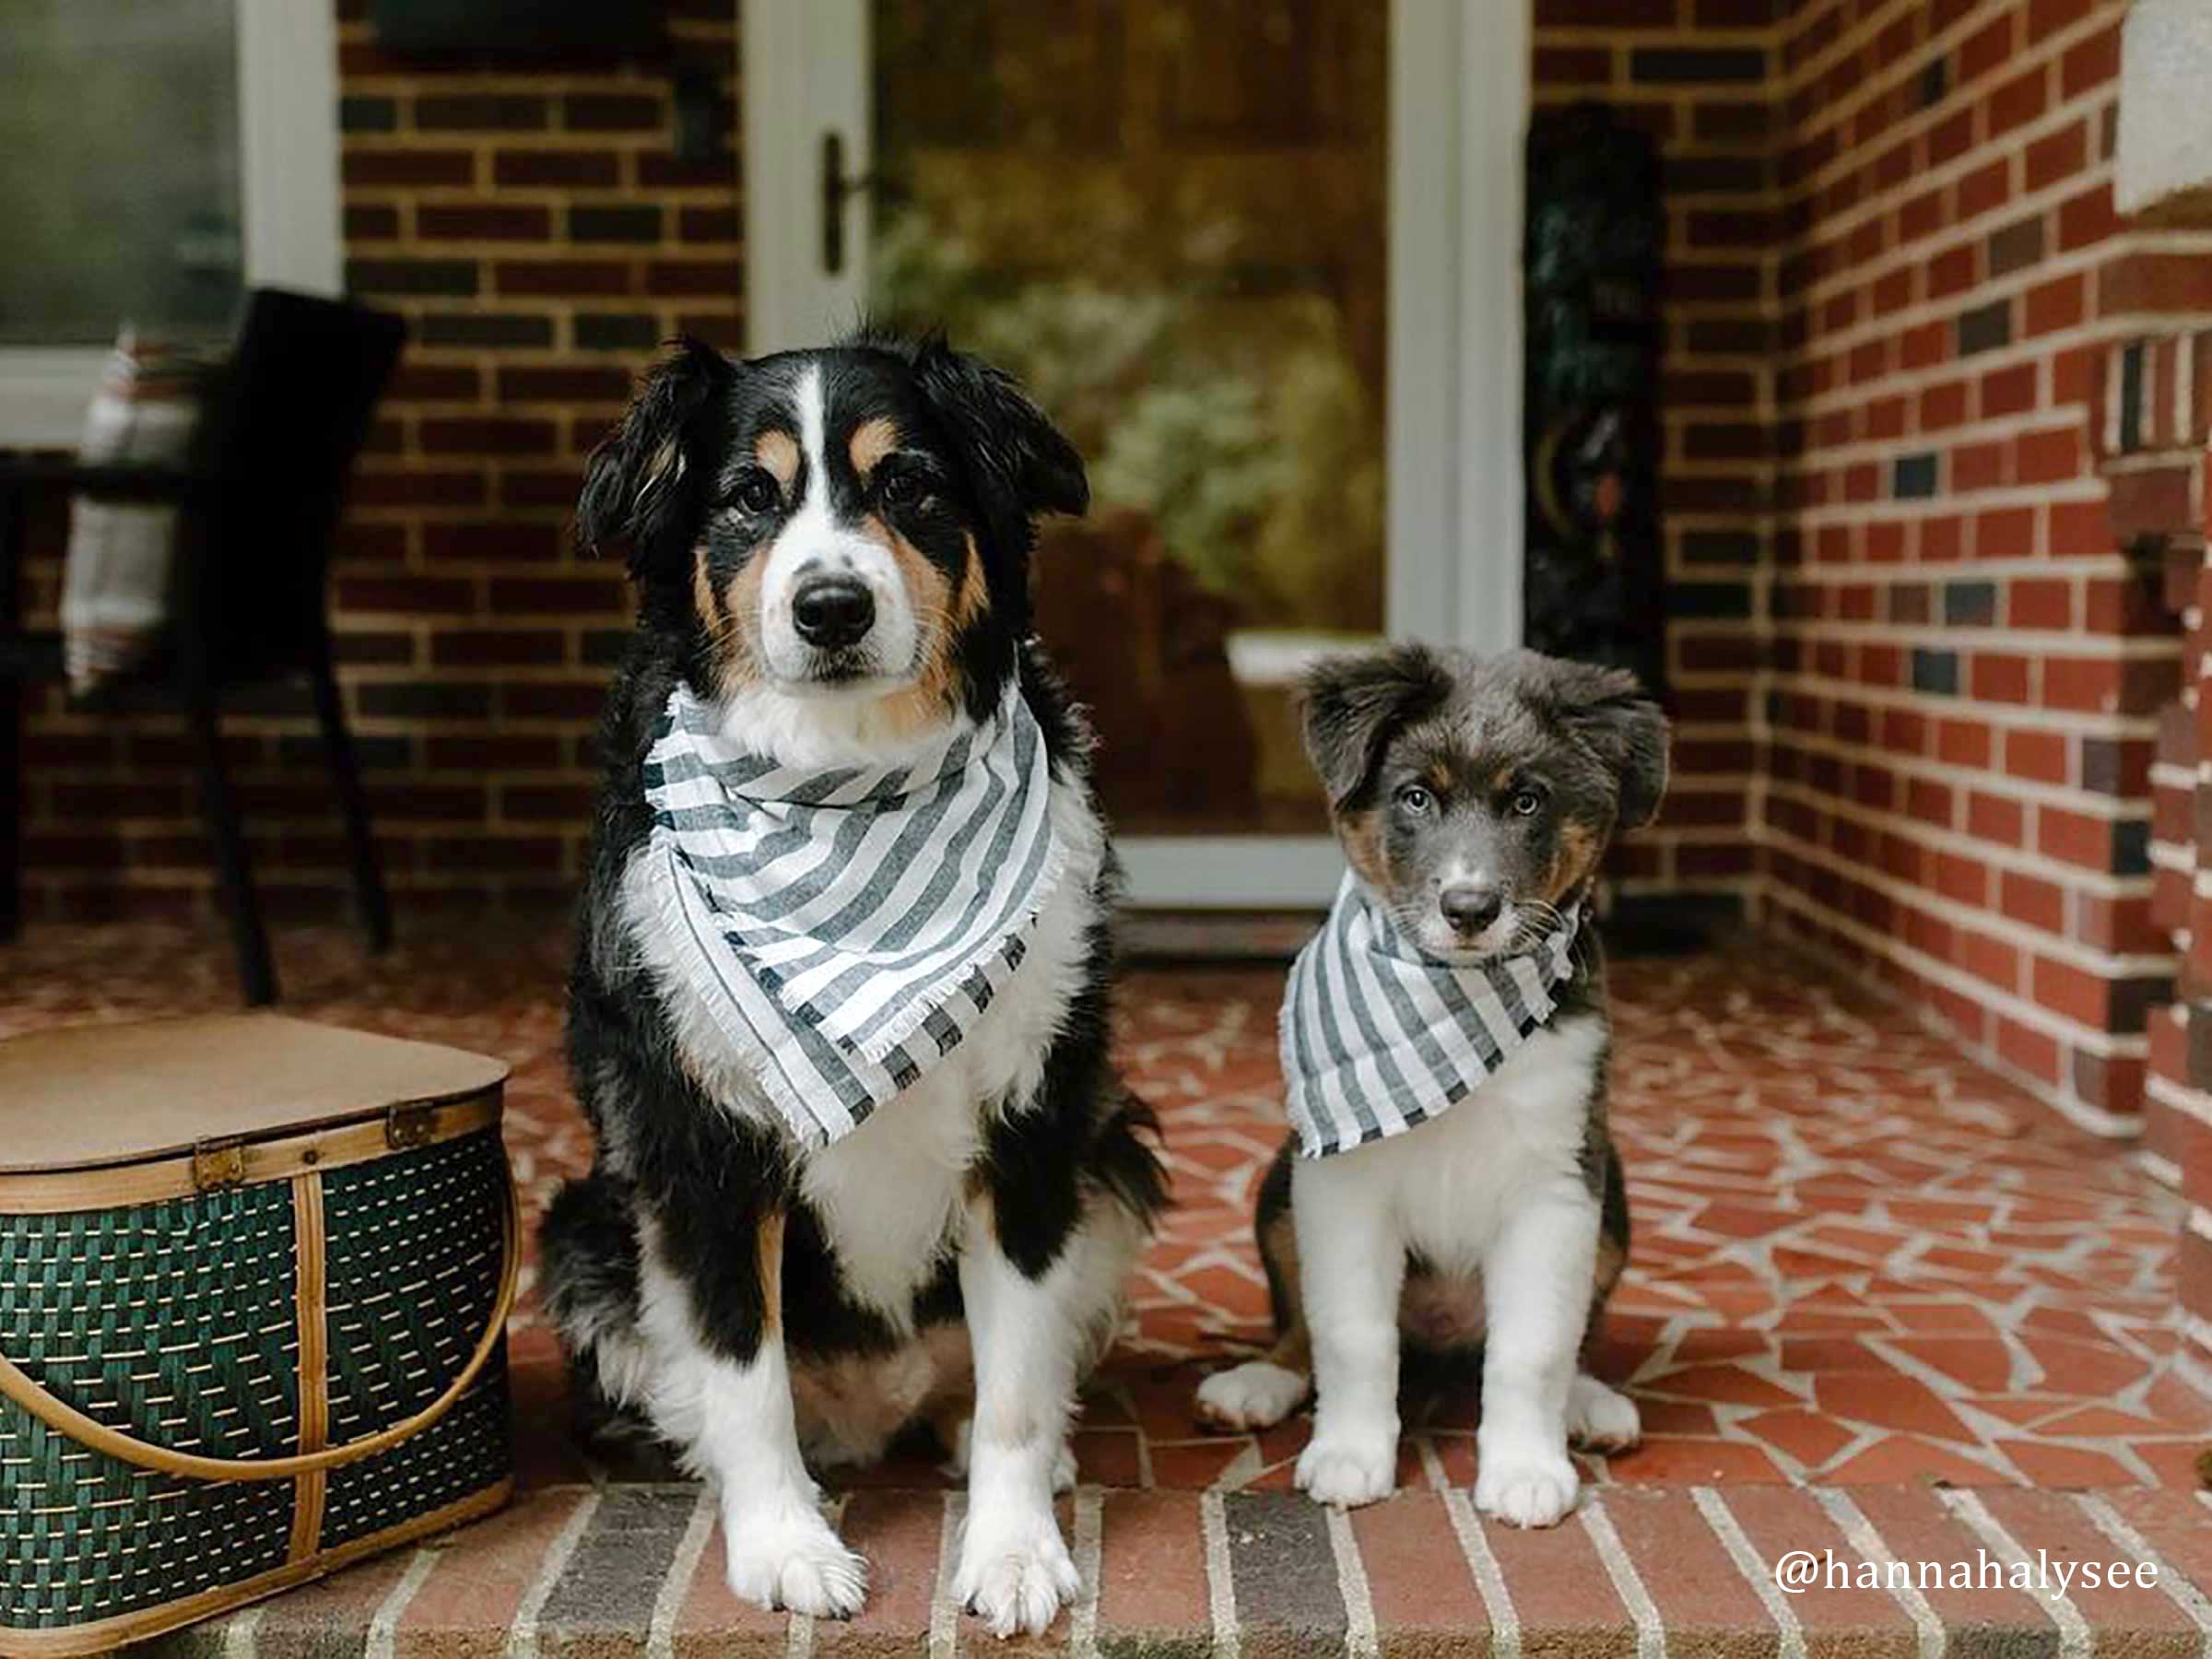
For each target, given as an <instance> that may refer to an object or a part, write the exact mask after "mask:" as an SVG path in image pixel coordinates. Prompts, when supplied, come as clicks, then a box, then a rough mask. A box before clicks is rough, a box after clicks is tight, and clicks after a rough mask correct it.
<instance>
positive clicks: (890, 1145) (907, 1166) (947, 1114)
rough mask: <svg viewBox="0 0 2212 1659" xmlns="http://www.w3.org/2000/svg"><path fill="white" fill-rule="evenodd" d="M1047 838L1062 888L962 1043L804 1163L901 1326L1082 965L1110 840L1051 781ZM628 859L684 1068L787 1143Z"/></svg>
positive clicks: (862, 1283) (854, 1283)
mask: <svg viewBox="0 0 2212 1659" xmlns="http://www.w3.org/2000/svg"><path fill="white" fill-rule="evenodd" d="M1052 811H1053V828H1054V830H1055V833H1056V834H1057V835H1058V836H1059V838H1060V841H1061V844H1062V845H1063V847H1064V848H1065V853H1066V860H1065V866H1064V869H1063V873H1062V876H1061V879H1060V882H1059V884H1058V886H1057V887H1055V888H1054V889H1053V893H1052V894H1051V896H1050V897H1049V898H1048V899H1047V900H1045V902H1044V905H1043V907H1042V908H1041V910H1040V911H1039V912H1038V916H1037V920H1036V922H1035V923H1034V924H1033V925H1032V926H1031V927H1030V931H1029V933H1028V934H1027V935H1026V936H1025V943H1026V945H1027V947H1028V948H1027V950H1026V952H1025V954H1024V956H1023V958H1022V961H1021V964H1020V966H1019V967H1018V969H1017V970H1016V971H1014V973H1013V975H1012V976H1011V978H1010V979H1009V980H1008V981H1007V982H1006V985H1005V987H1004V988H1003V989H1002V990H1001V991H1000V992H999V994H998V995H997V996H996V997H994V999H993V1001H992V1003H991V1006H989V1007H988V1008H986V1009H984V1010H983V1012H982V1014H981V1015H980V1016H978V1017H977V1018H976V1020H975V1022H974V1024H973V1025H972V1026H971V1027H970V1029H969V1030H968V1032H967V1035H966V1036H965V1037H964V1038H963V1039H962V1041H960V1043H959V1046H958V1047H956V1048H955V1049H954V1050H953V1051H952V1052H951V1053H949V1054H947V1055H946V1056H945V1057H944V1058H943V1059H942V1060H941V1061H940V1062H938V1064H937V1065H934V1066H932V1067H931V1068H930V1069H929V1071H927V1072H926V1073H924V1075H923V1077H921V1078H920V1079H919V1080H918V1081H917V1082H916V1083H915V1084H914V1085H913V1086H912V1088H907V1089H905V1090H904V1091H902V1092H901V1093H900V1094H898V1095H895V1096H893V1097H892V1098H891V1099H890V1100H888V1101H886V1102H885V1103H884V1104H883V1105H881V1106H879V1107H878V1108H877V1110H876V1111H875V1112H873V1113H871V1114H870V1115H869V1116H868V1117H867V1118H866V1119H865V1121H864V1122H863V1123H861V1124H860V1125H859V1126H858V1127H857V1128H855V1129H853V1131H852V1132H851V1133H850V1134H848V1135H844V1136H843V1137H842V1138H841V1139H839V1140H837V1141H835V1142H833V1143H831V1144H830V1146H828V1147H821V1148H818V1149H813V1150H809V1151H806V1153H804V1154H803V1155H802V1161H801V1165H800V1186H801V1191H802V1192H803V1193H804V1194H805V1196H806V1200H807V1202H808V1204H809V1205H810V1206H812V1207H813V1209H814V1210H815V1212H816V1214H817V1216H818V1218H819V1219H820V1221H821V1224H822V1229H823V1231H824V1234H825V1237H826V1239H827V1241H828V1242H829V1243H830V1246H831V1248H832V1249H833V1250H834V1252H835V1253H836V1256H837V1261H838V1265H839V1268H840V1271H841V1276H842V1277H843V1280H844V1285H845V1288H846V1290H847V1292H848V1293H849V1294H850V1295H852V1296H853V1298H854V1299H855V1300H859V1301H863V1302H865V1303H867V1304H869V1305H870V1306H872V1307H874V1308H875V1309H877V1311H878V1312H882V1313H883V1314H884V1315H885V1316H886V1317H887V1318H888V1319H889V1320H890V1321H891V1323H892V1324H894V1325H895V1326H898V1327H900V1328H903V1327H904V1326H905V1324H906V1323H907V1321H908V1318H909V1315H910V1313H911V1312H912V1298H913V1293H914V1291H915V1290H916V1289H917V1288H919V1287H921V1286H922V1285H923V1284H924V1283H925V1282H926V1281H927V1280H928V1278H929V1277H931V1275H932V1274H933V1273H934V1272H935V1270H936V1268H937V1266H938V1265H939V1264H940V1263H941V1262H942V1261H943V1259H944V1257H945V1254H946V1253H947V1251H948V1250H949V1249H951V1248H953V1247H954V1246H955V1245H957V1243H958V1242H959V1223H960V1219H961V1217H962V1216H963V1214H964V1207H965V1202H966V1198H967V1195H968V1178H969V1172H970V1171H971V1169H972V1168H973V1166H974V1164H975V1161H976V1158H977V1154H978V1152H979V1150H980V1148H981V1146H982V1135H983V1132H984V1128H985V1125H986V1124H987V1122H988V1120H989V1119H990V1117H991V1116H992V1115H994V1113H996V1112H1002V1111H1018V1110H1021V1109H1022V1108H1023V1107H1024V1106H1025V1105H1026V1104H1027V1103H1028V1102H1029V1101H1030V1100H1031V1099H1032V1097H1033V1096H1034V1094H1035V1091H1036V1089H1037V1086H1038V1084H1039V1082H1040V1080H1041V1077H1042V1076H1043V1072H1044V1062H1045V1057H1046V1055H1047V1054H1048V1053H1050V1051H1051V1048H1052V1044H1053V1038H1054V1037H1055V1036H1056V1035H1057V1034H1058V1031H1059V1029H1060V1025H1061V1021H1062V1020H1063V1019H1064V1018H1065V1014H1066V1011H1067V1006H1068V1003H1069V1001H1070V999H1071V998H1072V997H1073V996H1074V995H1075V993H1076V991H1077V987H1078V986H1079V985H1080V984H1081V983H1082V981H1083V976H1084V974H1085V972H1086V971H1087V969H1088V959H1089V953H1090V942H1089V936H1088V935H1089V931H1090V928H1091V925H1092V924H1093V923H1094V922H1095V921H1096V919H1097V905H1096V902H1095V900H1094V899H1093V897H1092V884H1093V882H1094V880H1095V878H1096V875H1097V871H1098V867H1099V861H1100V856H1101V849H1102V845H1103V837H1102V831H1101V830H1100V827H1099V824H1098V820H1097V818H1095V816H1094V815H1093V814H1092V813H1091V810H1090V807H1089V803H1088V799H1087V798H1086V797H1085V796H1084V795H1083V794H1082V793H1081V792H1080V791H1079V790H1077V789H1074V788H1071V787H1069V786H1067V785H1066V784H1065V783H1063V782H1057V781H1056V782H1055V783H1054V785H1053V798H1052ZM644 856H645V855H644V854H641V855H640V856H639V857H637V858H633V860H632V861H631V864H630V866H629V872H628V874H627V877H626V879H625V884H624V889H625V890H624V909H625V920H626V923H627V924H628V927H629V934H630V936H631V938H632V939H633V940H634V941H635V943H636V945H637V947H638V948H639V949H640V950H641V953H642V955H643V957H644V959H645V962H646V965H647V967H648V968H649V969H650V970H651V971H652V972H653V980H654V983H655V984H656V986H657V987H658V988H659V990H660V993H661V999H662V1002H663V1005H664V1006H665V1008H666V1009H667V1012H668V1016H669V1019H670V1023H671V1025H672V1027H673V1028H674V1030H675V1032H676V1036H677V1046H678V1048H679V1049H680V1051H681V1053H682V1055H683V1060H684V1064H685V1066H686V1069H688V1071H689V1072H690V1073H691V1074H692V1076H693V1077H695V1078H697V1079H698V1080H699V1082H700V1085H701V1086H702V1087H703V1088H705V1089H706V1090H707V1091H708V1093H709V1094H710V1095H712V1097H713V1099H715V1100H717V1101H719V1102H720V1103H721V1104H722V1105H723V1106H724V1108H725V1109H726V1110H728V1111H730V1112H734V1113H735V1114H737V1115H739V1116H742V1117H745V1118H747V1119H750V1120H752V1121H754V1122H756V1123H759V1124H763V1125H764V1126H767V1127H769V1128H771V1129H773V1130H775V1131H776V1132H777V1133H779V1134H783V1133H786V1130H785V1127H784V1124H783V1120H782V1117H781V1116H780V1115H779V1114H778V1113H777V1112H776V1111H775V1109H774V1107H773V1106H772V1104H771V1102H770V1101H769V1100H768V1099H767V1097H766V1095H765V1094H764V1093H763V1092H762V1091H761V1089H760V1088H759V1085H758V1084H757V1083H756V1082H755V1081H754V1078H753V1074H752V1073H751V1071H750V1070H749V1069H748V1067H747V1065H746V1063H745V1061H744V1060H743V1059H742V1058H741V1057H740V1056H739V1054H738V1053H736V1052H735V1050H734V1049H733V1048H732V1047H731V1045H730V1044H729V1042H728V1041H727V1040H726V1039H725V1038H724V1035H723V1033H722V1031H721V1030H720V1028H719V1027H718V1026H717V1025H716V1023H715V1021H714V1019H713V1018H712V1015H711V1014H710V1013H709V1011H708V1010H707V1009H706V1007H705V1006H703V1004H701V1003H700V1000H699V998H698V996H697V994H695V993H694V992H693V991H692V990H691V989H690V988H689V986H690V983H691V982H690V980H689V979H688V976H687V975H685V974H684V973H683V972H681V971H678V970H677V968H676V966H675V959H676V953H677V952H678V951H679V950H680V949H681V948H682V945H681V941H679V940H676V939H672V938H669V937H667V936H666V934H665V928H664V926H663V924H661V922H660V920H659V918H660V915H661V914H662V912H660V911H659V910H658V909H657V908H656V907H655V905H654V903H653V899H652V895H651V893H650V890H649V888H648V885H647V882H646V879H645V876H644V866H643V862H642V861H643V857H644Z"/></svg>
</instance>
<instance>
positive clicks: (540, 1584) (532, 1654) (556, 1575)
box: [507, 1487, 600, 1659]
mask: <svg viewBox="0 0 2212 1659" xmlns="http://www.w3.org/2000/svg"><path fill="white" fill-rule="evenodd" d="M599 1496H600V1494H599V1489H598V1488H595V1487H594V1488H593V1489H592V1490H590V1491H588V1492H586V1493H585V1494H584V1495H583V1500H582V1502H580V1503H579V1504H577V1506H576V1512H575V1513H573V1514H572V1515H571V1516H570V1517H569V1518H568V1519H567V1520H566V1521H563V1522H562V1523H561V1524H560V1530H559V1532H558V1533H556V1534H554V1535H553V1542H552V1543H551V1544H549V1545H547V1547H546V1559H545V1564H544V1565H543V1566H541V1567H540V1568H539V1569H538V1570H537V1576H536V1577H535V1578H534V1579H532V1580H531V1581H530V1588H529V1589H528V1590H526V1591H524V1593H523V1605H522V1606H519V1607H517V1608H516V1609H515V1610H514V1628H513V1629H512V1630H510V1631H509V1632H508V1633H507V1659H536V1654H537V1618H538V1615H539V1614H541V1613H543V1612H544V1611H545V1610H546V1601H547V1597H549V1596H550V1595H551V1594H553V1586H554V1585H555V1584H558V1583H559V1582H560V1575H561V1574H562V1573H563V1572H565V1571H568V1566H569V1558H570V1557H571V1556H573V1555H574V1554H575V1553H576V1546H577V1545H578V1544H579V1543H580V1542H581V1541H582V1538H583V1532H584V1528H586V1527H587V1526H589V1525H591V1524H592V1517H593V1516H594V1515H595V1514H597V1513H598V1512H599Z"/></svg>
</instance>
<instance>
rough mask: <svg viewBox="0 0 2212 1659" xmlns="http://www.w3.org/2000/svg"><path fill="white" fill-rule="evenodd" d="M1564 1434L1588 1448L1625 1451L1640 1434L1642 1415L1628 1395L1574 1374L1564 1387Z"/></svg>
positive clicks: (1587, 1449)
mask: <svg viewBox="0 0 2212 1659" xmlns="http://www.w3.org/2000/svg"><path fill="white" fill-rule="evenodd" d="M1567 1438H1568V1440H1569V1441H1571V1442H1572V1443H1574V1444H1575V1445H1578V1446H1580V1447H1582V1448H1583V1450H1584V1451H1588V1452H1626V1451H1627V1450H1628V1449H1629V1448H1630V1446H1633V1445H1634V1444H1635V1443H1636V1442H1637V1441H1640V1440H1641V1439H1642V1438H1643V1418H1641V1416H1639V1415H1638V1413H1637V1410H1636V1402H1635V1401H1633V1400H1631V1399H1630V1398H1629V1397H1628V1395H1626V1394H1621V1393H1618V1391H1616V1390H1614V1389H1610V1388H1607V1387H1606V1385H1605V1384H1604V1383H1603V1382H1599V1381H1598V1380H1597V1379H1596V1378H1595V1377H1591V1376H1583V1375H1579V1374H1578V1375H1577V1376H1576V1378H1575V1379H1574V1382H1573V1385H1572V1386H1571V1387H1570V1388H1569V1389H1568V1391H1567Z"/></svg>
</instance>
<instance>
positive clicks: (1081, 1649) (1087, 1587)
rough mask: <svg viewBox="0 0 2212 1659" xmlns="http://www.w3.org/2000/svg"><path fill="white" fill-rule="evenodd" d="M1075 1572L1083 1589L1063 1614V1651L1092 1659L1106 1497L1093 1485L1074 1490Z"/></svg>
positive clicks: (1096, 1645)
mask: <svg viewBox="0 0 2212 1659" xmlns="http://www.w3.org/2000/svg"><path fill="white" fill-rule="evenodd" d="M1075 1530H1076V1536H1075V1557H1076V1572H1077V1576H1078V1577H1079V1578H1080V1579H1081V1580H1082V1583H1083V1587H1082V1588H1081V1589H1080V1590H1079V1591H1077V1593H1076V1605H1075V1606H1073V1607H1071V1608H1069V1609H1068V1614H1067V1651H1068V1653H1070V1654H1071V1655H1072V1659H1092V1655H1094V1654H1096V1653H1098V1651H1099V1591H1100V1580H1099V1571H1100V1559H1101V1557H1102V1555H1103V1553H1104V1546H1105V1535H1106V1494H1105V1493H1104V1492H1102V1491H1101V1490H1100V1488H1097V1487H1095V1486H1079V1487H1077V1488H1076V1529H1075Z"/></svg>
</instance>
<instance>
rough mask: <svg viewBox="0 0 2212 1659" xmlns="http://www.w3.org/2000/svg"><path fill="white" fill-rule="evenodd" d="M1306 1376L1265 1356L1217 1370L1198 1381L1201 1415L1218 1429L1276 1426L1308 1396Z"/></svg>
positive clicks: (1267, 1427)
mask: <svg viewBox="0 0 2212 1659" xmlns="http://www.w3.org/2000/svg"><path fill="white" fill-rule="evenodd" d="M1306 1388H1307V1382H1306V1379H1305V1378H1304V1377H1303V1376H1301V1375H1300V1373H1299V1372H1297V1371H1288V1370H1285V1369H1284V1368H1283V1367H1282V1366H1279V1365H1277V1364H1274V1363H1272V1362H1271V1361H1269V1360H1265V1359H1254V1360H1252V1361H1250V1362H1249V1363H1248V1364H1244V1365H1238V1366H1232V1367H1231V1368H1230V1369H1229V1370H1228V1371H1216V1372H1215V1373H1214V1374H1213V1375H1212V1376H1210V1377H1208V1378H1206V1381H1205V1382H1201V1383H1199V1384H1198V1416H1199V1419H1200V1420H1201V1421H1203V1422H1206V1423H1211V1424H1212V1425H1213V1426H1214V1427H1215V1428H1217V1429H1228V1430H1248V1429H1272V1428H1274V1427H1275V1426H1276V1424H1277V1423H1279V1422H1281V1421H1282V1420H1283V1419H1284V1418H1287V1417H1288V1416H1289V1415H1290V1414H1291V1413H1292V1412H1294V1411H1296V1410H1297V1409H1298V1407H1299V1403H1300V1401H1301V1400H1303V1399H1304V1398H1305V1397H1306Z"/></svg>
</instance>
